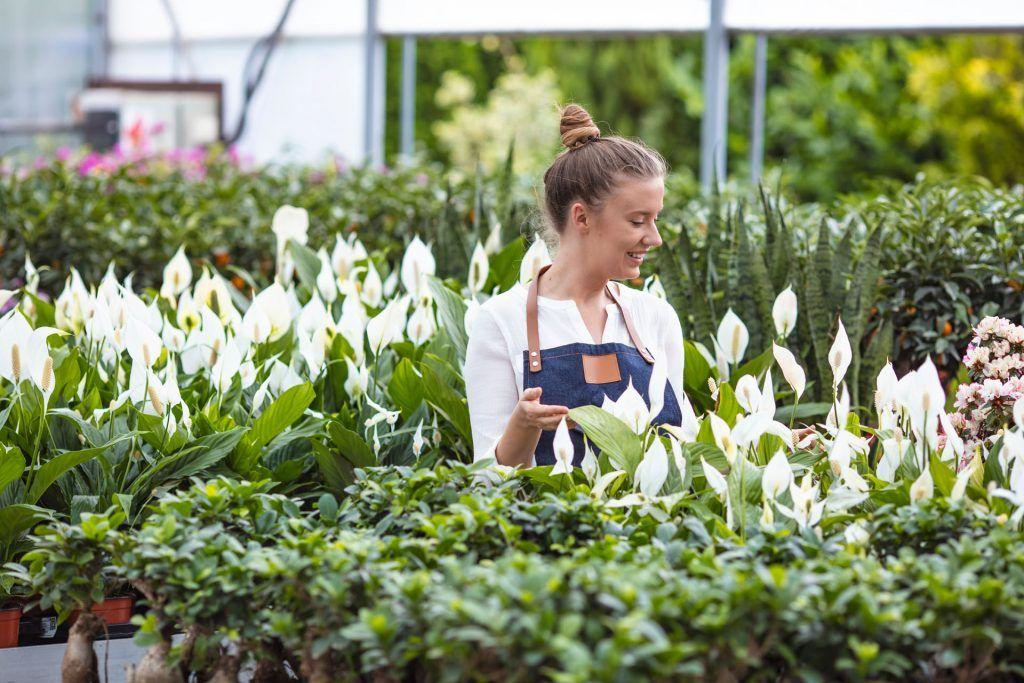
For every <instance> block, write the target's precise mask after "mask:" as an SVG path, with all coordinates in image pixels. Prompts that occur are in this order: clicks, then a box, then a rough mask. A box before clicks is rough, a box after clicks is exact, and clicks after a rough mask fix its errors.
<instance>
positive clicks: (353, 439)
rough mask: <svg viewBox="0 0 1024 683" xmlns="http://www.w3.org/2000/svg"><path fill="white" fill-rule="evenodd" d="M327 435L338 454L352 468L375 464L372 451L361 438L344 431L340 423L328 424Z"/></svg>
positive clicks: (347, 430) (375, 458) (375, 460)
mask: <svg viewBox="0 0 1024 683" xmlns="http://www.w3.org/2000/svg"><path fill="white" fill-rule="evenodd" d="M327 435H328V436H330V437H331V442H332V443H333V444H334V446H335V448H337V449H338V452H340V453H341V455H342V456H344V457H345V459H346V460H348V461H349V462H350V463H352V465H353V466H354V467H372V466H374V465H376V464H377V457H376V456H375V455H374V454H373V449H371V448H370V446H369V444H367V443H366V441H365V440H364V439H363V437H361V436H359V434H357V433H355V432H353V431H352V430H351V429H346V428H345V427H343V426H342V424H341V423H340V422H329V423H328V424H327Z"/></svg>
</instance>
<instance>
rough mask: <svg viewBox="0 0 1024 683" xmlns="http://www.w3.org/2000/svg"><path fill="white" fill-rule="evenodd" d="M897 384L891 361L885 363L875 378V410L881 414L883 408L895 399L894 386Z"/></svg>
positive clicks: (897, 380)
mask: <svg viewBox="0 0 1024 683" xmlns="http://www.w3.org/2000/svg"><path fill="white" fill-rule="evenodd" d="M898 386H899V379H897V378H896V371H895V370H894V369H893V367H892V363H888V362H887V363H886V364H885V367H884V368H882V370H881V372H879V373H878V377H877V378H876V379H875V410H876V411H878V414H879V415H881V414H882V411H883V409H884V408H885V407H886V406H888V405H890V404H891V403H892V402H893V401H894V400H895V399H896V388H897V387H898Z"/></svg>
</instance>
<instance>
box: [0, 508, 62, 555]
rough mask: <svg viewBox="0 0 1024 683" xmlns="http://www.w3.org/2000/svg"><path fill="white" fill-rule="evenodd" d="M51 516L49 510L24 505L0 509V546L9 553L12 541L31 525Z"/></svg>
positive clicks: (51, 513)
mask: <svg viewBox="0 0 1024 683" xmlns="http://www.w3.org/2000/svg"><path fill="white" fill-rule="evenodd" d="M52 516H53V512H52V511H50V510H46V509H44V508H41V507H37V506H35V505H26V504H24V503H18V504H16V505H7V506H5V507H2V508H0V545H3V547H4V548H5V549H7V550H8V551H9V550H10V547H11V545H12V544H13V543H14V541H16V540H17V539H18V537H19V536H20V535H21V534H23V533H24V532H26V531H28V530H29V529H31V528H32V525H34V524H35V523H36V522H41V521H43V520H45V519H49V518H51V517H52Z"/></svg>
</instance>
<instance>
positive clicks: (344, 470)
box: [310, 440, 355, 491]
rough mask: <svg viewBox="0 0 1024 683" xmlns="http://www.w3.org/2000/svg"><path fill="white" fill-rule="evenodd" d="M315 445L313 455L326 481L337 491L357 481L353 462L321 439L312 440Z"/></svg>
mask: <svg viewBox="0 0 1024 683" xmlns="http://www.w3.org/2000/svg"><path fill="white" fill-rule="evenodd" d="M310 443H311V444H312V445H313V457H314V458H315V459H316V464H317V465H318V466H319V467H320V473H321V474H322V475H323V476H324V481H325V482H327V485H328V486H329V487H330V488H332V489H334V490H335V491H344V489H345V487H346V486H348V485H349V484H351V483H352V482H353V481H355V476H354V473H353V469H352V464H351V463H349V462H348V461H347V460H345V458H343V457H342V456H341V454H339V453H335V452H334V451H331V450H330V449H329V448H327V446H325V445H323V444H322V443H320V442H319V441H316V440H313V441H310Z"/></svg>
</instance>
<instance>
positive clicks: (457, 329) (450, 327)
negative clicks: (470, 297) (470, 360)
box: [429, 277, 469, 364]
mask: <svg viewBox="0 0 1024 683" xmlns="http://www.w3.org/2000/svg"><path fill="white" fill-rule="evenodd" d="M429 281H430V291H431V292H432V293H433V295H434V302H435V303H436V304H437V324H438V327H439V328H440V330H443V331H444V334H446V335H447V336H448V338H449V339H450V340H451V342H452V345H453V346H454V347H455V352H456V353H457V354H458V357H459V363H460V364H464V363H465V362H466V346H467V345H468V344H469V336H468V335H467V334H466V324H465V320H466V303H465V302H464V301H463V300H462V297H461V296H459V295H458V294H456V293H455V292H453V291H452V290H450V289H448V288H447V287H445V285H444V283H443V282H441V280H439V279H437V278H436V277H431V278H430V280H429Z"/></svg>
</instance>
